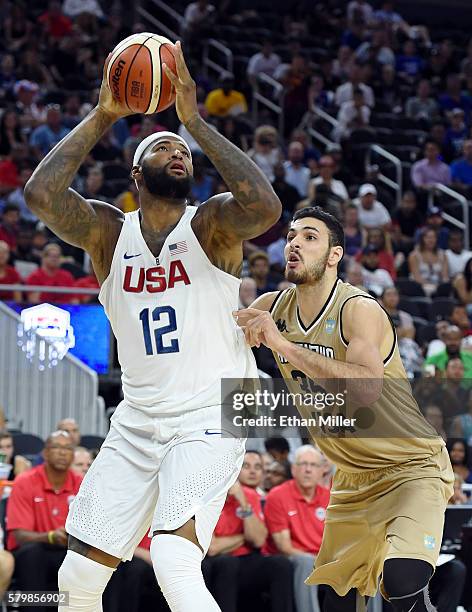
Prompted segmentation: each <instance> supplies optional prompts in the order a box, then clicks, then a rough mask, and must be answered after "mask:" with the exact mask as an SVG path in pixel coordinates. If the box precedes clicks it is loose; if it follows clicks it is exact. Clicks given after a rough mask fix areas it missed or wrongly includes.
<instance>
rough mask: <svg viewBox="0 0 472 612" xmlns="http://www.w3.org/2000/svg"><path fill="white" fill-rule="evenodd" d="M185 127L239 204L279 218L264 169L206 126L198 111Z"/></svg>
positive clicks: (276, 204)
mask: <svg viewBox="0 0 472 612" xmlns="http://www.w3.org/2000/svg"><path fill="white" fill-rule="evenodd" d="M185 127H186V128H187V129H188V131H189V132H190V134H191V135H192V136H193V137H194V138H195V140H196V141H197V142H198V144H199V145H200V146H201V147H202V149H203V151H204V153H205V154H206V155H207V156H208V157H209V159H210V161H211V162H212V163H213V165H214V166H215V168H216V169H217V170H218V172H219V173H220V175H221V177H222V178H223V180H224V181H225V183H226V185H227V186H228V188H229V190H230V191H231V193H232V194H233V196H234V197H235V198H236V200H237V201H238V202H239V204H241V205H242V206H244V207H251V208H252V209H253V210H255V209H256V208H258V209H259V210H260V212H266V213H268V214H269V213H272V216H274V215H276V216H277V218H278V216H279V215H280V212H281V206H280V201H279V199H278V198H277V196H276V195H275V193H274V190H273V189H272V186H271V184H270V183H269V181H268V180H267V178H266V177H265V175H264V173H263V172H262V171H261V170H260V169H259V168H258V167H257V166H256V164H255V163H254V162H253V161H252V160H251V159H250V158H249V157H248V156H247V155H246V154H245V153H244V152H243V151H241V150H240V149H238V147H236V146H235V145H233V144H232V143H231V142H229V140H227V139H226V138H225V137H224V136H222V135H221V134H219V133H218V132H217V131H216V130H214V129H212V128H211V127H209V126H208V124H207V123H205V121H204V120H203V119H202V118H201V117H200V116H199V115H197V116H195V117H193V118H192V119H191V120H190V121H189V122H188V123H187V124H186V126H185Z"/></svg>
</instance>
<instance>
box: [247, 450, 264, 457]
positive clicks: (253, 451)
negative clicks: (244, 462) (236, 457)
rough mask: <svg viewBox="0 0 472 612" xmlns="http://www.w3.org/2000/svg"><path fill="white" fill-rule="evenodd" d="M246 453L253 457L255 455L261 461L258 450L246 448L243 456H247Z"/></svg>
mask: <svg viewBox="0 0 472 612" xmlns="http://www.w3.org/2000/svg"><path fill="white" fill-rule="evenodd" d="M248 453H253V454H254V455H257V456H258V457H259V459H262V455H261V453H260V452H259V451H258V450H254V449H252V448H246V452H245V454H246V455H247V454H248Z"/></svg>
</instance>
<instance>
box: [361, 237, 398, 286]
mask: <svg viewBox="0 0 472 612" xmlns="http://www.w3.org/2000/svg"><path fill="white" fill-rule="evenodd" d="M361 262H362V279H363V281H364V286H365V287H366V288H367V290H368V291H372V292H373V293H375V295H377V296H378V297H380V296H381V295H382V293H383V292H384V291H385V289H387V288H388V287H393V286H394V285H393V280H392V277H391V276H390V274H389V273H388V272H387V270H383V269H382V268H379V252H378V249H377V247H375V246H373V245H372V244H369V245H367V246H366V247H364V249H363V250H362V260H361Z"/></svg>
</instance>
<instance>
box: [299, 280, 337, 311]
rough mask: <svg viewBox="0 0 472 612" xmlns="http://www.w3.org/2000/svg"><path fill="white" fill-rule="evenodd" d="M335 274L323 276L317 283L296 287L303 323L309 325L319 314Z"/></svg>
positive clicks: (332, 284)
mask: <svg viewBox="0 0 472 612" xmlns="http://www.w3.org/2000/svg"><path fill="white" fill-rule="evenodd" d="M336 279H337V273H336V272H334V273H333V274H324V276H323V278H321V279H320V280H319V281H318V282H317V283H313V284H304V285H297V288H296V291H297V304H298V311H299V313H300V317H301V319H302V321H303V322H304V323H310V322H311V321H313V320H314V319H315V317H316V315H317V314H318V313H319V312H320V310H321V309H322V308H323V306H324V305H325V304H326V301H327V299H328V297H329V294H330V293H331V291H332V289H333V286H334V283H335V282H336Z"/></svg>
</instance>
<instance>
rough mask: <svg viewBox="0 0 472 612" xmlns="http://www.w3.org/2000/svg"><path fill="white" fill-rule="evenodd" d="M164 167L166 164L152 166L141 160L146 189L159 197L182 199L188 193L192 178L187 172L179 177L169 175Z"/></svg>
mask: <svg viewBox="0 0 472 612" xmlns="http://www.w3.org/2000/svg"><path fill="white" fill-rule="evenodd" d="M166 168H167V167H166V166H163V167H162V168H153V167H152V166H150V165H149V164H148V163H146V160H143V163H142V165H141V171H142V173H143V180H144V184H145V185H146V189H147V190H148V191H149V193H152V195H155V196H158V197H161V198H169V199H171V200H184V199H185V198H187V197H188V196H189V195H190V191H191V189H192V183H193V178H192V177H191V176H190V175H189V174H186V175H185V176H179V177H175V176H171V175H170V174H169V173H168V172H167V169H166Z"/></svg>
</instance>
